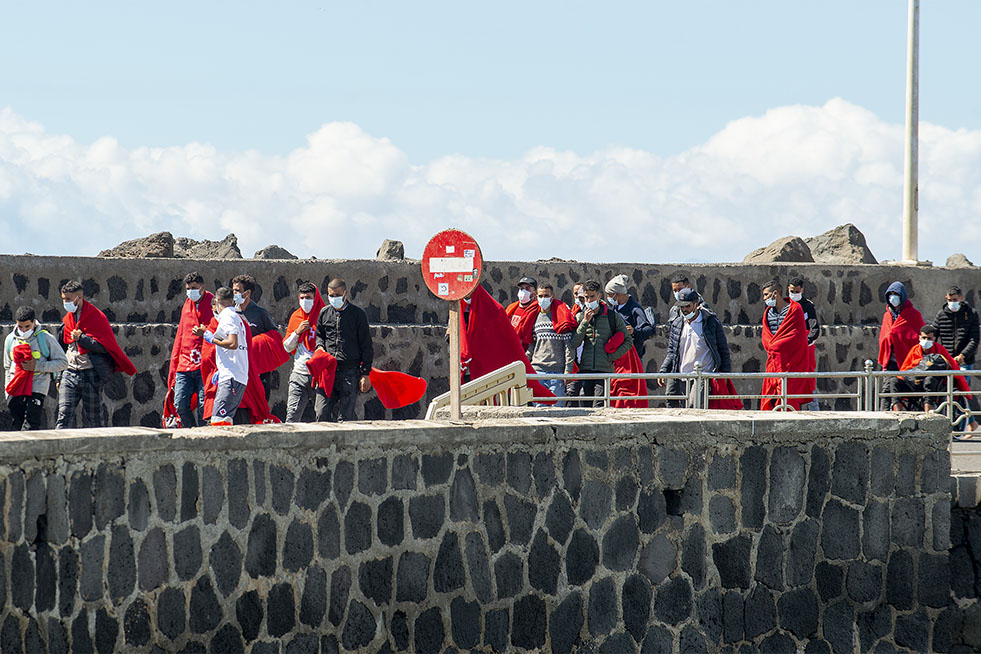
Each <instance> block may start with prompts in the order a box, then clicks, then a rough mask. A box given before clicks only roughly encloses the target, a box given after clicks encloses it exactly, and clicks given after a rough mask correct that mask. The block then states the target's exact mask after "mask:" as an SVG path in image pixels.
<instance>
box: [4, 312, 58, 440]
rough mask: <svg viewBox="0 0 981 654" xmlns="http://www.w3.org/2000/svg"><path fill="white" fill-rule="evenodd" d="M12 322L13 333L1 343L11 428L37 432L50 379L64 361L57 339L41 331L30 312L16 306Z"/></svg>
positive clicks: (42, 415) (32, 313)
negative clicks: (11, 418)
mask: <svg viewBox="0 0 981 654" xmlns="http://www.w3.org/2000/svg"><path fill="white" fill-rule="evenodd" d="M14 320H16V321H17V324H16V325H15V326H14V331H12V332H11V333H9V334H7V338H6V339H4V343H3V369H4V371H5V373H6V374H5V378H4V389H5V395H6V398H7V408H8V409H9V410H10V414H11V416H12V417H13V423H14V429H22V430H25V431H27V430H36V429H41V423H42V420H43V417H44V414H43V410H44V409H43V407H44V398H45V397H47V396H48V388H49V387H50V386H51V377H52V375H53V374H54V373H58V372H61V371H62V370H64V369H65V368H66V367H67V366H68V358H67V357H66V356H65V351H64V350H62V349H61V345H59V344H58V341H57V339H55V337H54V336H52V335H51V334H49V333H48V332H46V331H45V330H43V329H41V326H40V325H39V324H38V323H37V320H35V314H34V309H32V308H31V307H19V308H18V309H17V312H16V313H14ZM18 354H19V356H18ZM21 380H23V383H22V384H21V383H19V382H20V381H21ZM17 387H20V388H19V389H17ZM15 389H17V390H15Z"/></svg>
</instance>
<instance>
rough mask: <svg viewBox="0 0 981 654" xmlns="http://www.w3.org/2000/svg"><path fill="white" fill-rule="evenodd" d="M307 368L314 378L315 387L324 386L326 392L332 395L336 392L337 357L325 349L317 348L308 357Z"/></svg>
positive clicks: (312, 382) (312, 381) (328, 395)
mask: <svg viewBox="0 0 981 654" xmlns="http://www.w3.org/2000/svg"><path fill="white" fill-rule="evenodd" d="M307 370H309V371H310V376H311V377H312V378H313V379H312V380H311V384H312V385H313V387H314V388H322V389H323V390H324V394H326V395H327V397H330V396H331V394H332V393H333V392H334V375H335V374H336V373H337V359H336V358H334V356H333V355H330V354H327V353H326V352H324V351H323V350H317V351H316V352H314V353H313V356H312V357H310V358H309V359H307Z"/></svg>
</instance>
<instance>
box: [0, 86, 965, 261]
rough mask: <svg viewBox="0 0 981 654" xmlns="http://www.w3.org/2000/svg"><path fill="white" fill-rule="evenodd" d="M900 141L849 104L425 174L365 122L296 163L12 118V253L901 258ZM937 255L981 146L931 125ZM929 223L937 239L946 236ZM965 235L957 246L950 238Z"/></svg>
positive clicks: (7, 154) (322, 133)
mask: <svg viewBox="0 0 981 654" xmlns="http://www.w3.org/2000/svg"><path fill="white" fill-rule="evenodd" d="M902 147H903V133H902V126H901V125H892V124H887V123H884V122H882V121H881V120H880V119H879V118H877V117H876V116H875V115H874V114H872V113H871V112H869V111H866V110H865V109H862V108H861V107H857V106H855V105H852V104H850V103H848V102H846V101H844V100H841V99H834V100H830V101H829V102H827V103H826V104H825V105H824V106H821V107H808V106H788V107H780V108H777V109H773V110H771V111H768V112H766V113H765V114H764V115H762V116H755V117H746V118H740V119H738V120H734V121H733V122H731V123H729V124H728V125H726V127H725V128H724V129H722V130H721V131H720V132H718V133H717V134H715V135H714V136H712V137H711V138H710V139H708V141H706V142H705V143H703V144H700V145H697V146H695V147H692V148H691V149H689V150H687V151H685V152H682V153H680V154H678V155H676V156H672V157H659V156H656V155H654V154H651V153H648V152H644V151H640V150H635V149H630V148H626V147H611V148H609V149H607V150H604V151H601V152H595V153H592V154H578V153H575V152H560V151H556V150H554V149H551V148H548V147H536V148H533V149H532V150H529V151H528V152H527V153H526V154H525V155H524V156H522V157H520V158H518V159H515V160H510V161H504V160H494V159H482V158H474V157H465V156H461V155H448V156H445V157H441V158H439V159H436V160H434V161H431V162H428V163H425V164H422V165H413V164H411V163H410V162H409V160H408V157H407V156H406V155H405V153H404V152H402V151H401V150H400V149H399V148H398V146H397V144H393V143H392V142H390V141H389V140H388V139H385V138H378V137H375V136H372V135H370V134H367V133H365V132H364V131H363V130H362V129H361V128H359V127H358V126H357V125H355V124H353V123H330V124H326V125H324V126H323V127H321V128H320V129H319V130H317V131H316V132H315V133H313V134H311V135H310V136H309V137H308V138H307V142H306V143H305V144H303V145H302V146H300V147H297V148H296V149H295V150H293V151H292V152H290V153H289V154H287V155H285V156H269V155H262V154H260V153H257V152H254V151H245V152H222V151H218V150H216V149H215V148H214V147H212V146H210V145H206V144H200V143H190V144H187V145H184V146H181V147H170V148H147V147H139V148H134V149H126V148H124V147H122V146H120V144H119V143H118V142H117V141H116V140H115V139H113V138H112V137H111V136H107V137H104V138H101V139H99V140H97V141H95V142H94V143H91V144H88V145H85V144H80V143H77V142H76V141H75V140H74V139H72V138H71V137H70V136H66V135H61V134H49V133H47V132H46V131H45V129H44V128H43V126H41V125H39V124H37V123H33V122H30V121H29V120H26V119H25V118H23V117H21V116H19V115H18V114H16V113H15V112H14V111H13V110H12V109H10V108H7V109H3V110H0V225H2V227H3V229H4V250H5V251H7V252H12V253H18V252H24V251H30V252H35V253H38V254H83V255H92V254H95V253H96V252H98V251H99V250H101V249H104V248H108V247H111V246H113V245H115V244H116V243H118V242H120V241H122V240H124V239H130V238H136V237H139V236H143V235H146V234H148V233H150V232H155V231H162V230H167V231H170V232H172V233H174V235H175V236H190V237H193V238H209V239H219V238H222V237H223V236H224V235H225V234H226V233H227V232H235V233H236V234H237V235H238V236H239V240H240V245H241V247H242V251H243V253H244V254H245V255H246V256H248V255H250V254H251V253H252V252H253V251H255V250H257V249H259V248H260V247H263V246H265V245H268V244H270V243H277V244H279V245H282V246H283V247H286V248H287V249H289V250H291V251H293V252H294V253H296V254H298V255H300V256H310V255H313V256H317V257H320V258H328V257H330V258H335V257H337V258H370V257H372V256H373V255H374V253H375V249H376V248H377V247H378V244H379V243H380V242H381V240H382V239H383V238H394V239H399V240H402V241H404V242H405V244H406V249H407V252H408V254H409V255H410V256H419V254H420V252H421V251H422V247H423V245H424V244H425V242H426V240H427V239H428V238H429V237H430V236H431V235H432V234H433V233H435V232H436V231H438V230H439V229H442V228H445V227H449V226H455V227H459V228H462V229H465V230H467V231H469V232H470V233H472V234H473V236H475V237H476V238H477V240H478V242H479V243H481V246H482V247H483V250H484V254H485V256H486V257H487V258H491V259H515V260H527V259H538V258H548V257H553V256H558V257H564V258H574V259H578V260H582V261H658V262H670V261H738V260H740V259H742V257H743V256H744V255H745V254H746V253H747V252H749V251H750V250H752V249H754V248H756V247H759V246H761V245H765V244H766V243H769V242H770V241H772V240H774V239H776V238H779V237H781V236H784V235H787V234H797V235H800V236H810V235H813V234H816V233H820V232H822V231H824V230H826V229H830V228H831V227H834V226H835V225H838V224H841V223H844V222H853V223H855V224H856V225H857V226H858V227H859V229H861V230H862V231H863V232H864V233H865V234H866V237H867V238H868V240H869V243H870V246H871V247H872V250H873V251H874V252H875V254H876V255H877V256H878V257H879V258H880V259H881V258H896V257H897V256H898V254H899V248H900V222H901V214H902V203H901V202H902V201H901V195H902ZM920 161H921V165H920V217H921V224H922V225H924V228H923V229H921V233H920V255H921V258H931V259H933V260H934V261H937V262H943V261H944V260H945V258H946V257H947V255H949V254H951V253H952V251H954V250H963V249H965V248H966V249H968V251H967V252H966V254H967V255H968V257H969V258H972V259H974V260H979V259H981V252H976V251H970V249H971V248H977V245H976V244H978V243H981V238H979V237H981V221H978V220H977V216H978V214H979V213H981V187H979V186H978V185H977V180H978V179H981V132H970V131H966V130H956V131H955V130H951V129H947V128H944V127H940V126H936V125H930V124H925V123H924V124H921V126H920ZM926 226H929V228H927V227H926ZM950 235H957V238H956V239H953V240H952V239H951V238H950Z"/></svg>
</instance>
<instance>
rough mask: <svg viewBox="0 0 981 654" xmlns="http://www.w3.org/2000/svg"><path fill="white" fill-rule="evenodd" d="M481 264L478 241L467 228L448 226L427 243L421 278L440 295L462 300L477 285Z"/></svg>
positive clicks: (481, 258)
mask: <svg viewBox="0 0 981 654" xmlns="http://www.w3.org/2000/svg"><path fill="white" fill-rule="evenodd" d="M483 265H484V260H483V257H482V256H481V255H480V246H479V245H477V241H475V240H474V239H473V237H472V236H470V235H469V234H467V233H466V232H461V231H460V230H458V229H447V230H444V231H442V232H440V233H439V234H437V235H436V236H434V237H432V238H431V239H429V243H427V244H426V249H425V250H423V253H422V278H423V279H424V280H425V281H426V286H428V287H429V290H430V291H432V292H433V295H435V296H436V297H438V298H439V299H441V300H462V299H463V298H465V297H466V296H468V295H470V293H471V292H472V291H473V289H475V288H477V284H479V283H480V271H481V270H482V268H483Z"/></svg>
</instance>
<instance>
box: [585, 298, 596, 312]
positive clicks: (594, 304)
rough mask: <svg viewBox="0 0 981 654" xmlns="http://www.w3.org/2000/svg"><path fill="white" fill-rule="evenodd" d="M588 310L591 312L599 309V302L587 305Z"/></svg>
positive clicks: (594, 301)
mask: <svg viewBox="0 0 981 654" xmlns="http://www.w3.org/2000/svg"><path fill="white" fill-rule="evenodd" d="M586 308H587V309H589V310H590V311H596V310H597V309H599V300H593V301H592V302H587V303H586Z"/></svg>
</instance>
